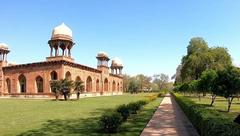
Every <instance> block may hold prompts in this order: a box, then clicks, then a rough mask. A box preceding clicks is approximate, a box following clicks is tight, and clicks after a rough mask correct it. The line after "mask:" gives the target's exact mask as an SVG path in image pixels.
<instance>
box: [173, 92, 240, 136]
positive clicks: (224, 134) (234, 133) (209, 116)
mask: <svg viewBox="0 0 240 136" xmlns="http://www.w3.org/2000/svg"><path fill="white" fill-rule="evenodd" d="M175 98H176V101H177V102H178V104H179V105H180V107H181V108H182V110H183V111H184V112H185V114H186V115H187V116H188V118H189V119H190V120H191V122H192V124H193V125H194V126H195V128H196V129H197V130H198V132H199V133H200V135H201V136H239V134H240V125H238V124H237V123H234V122H233V121H231V120H230V119H228V118H226V117H225V116H224V115H222V114H221V113H219V112H218V111H216V110H213V109H206V108H205V107H204V106H202V105H198V104H196V103H195V102H193V101H191V100H190V99H188V98H186V97H183V96H181V95H178V94H176V95H175Z"/></svg>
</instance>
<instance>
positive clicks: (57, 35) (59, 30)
mask: <svg viewBox="0 0 240 136" xmlns="http://www.w3.org/2000/svg"><path fill="white" fill-rule="evenodd" d="M65 38H66V39H67V40H69V39H70V40H72V30H71V29H70V28H69V27H68V26H66V25H65V24H64V23H62V24H61V25H59V26H56V27H55V28H54V29H53V31H52V39H65Z"/></svg>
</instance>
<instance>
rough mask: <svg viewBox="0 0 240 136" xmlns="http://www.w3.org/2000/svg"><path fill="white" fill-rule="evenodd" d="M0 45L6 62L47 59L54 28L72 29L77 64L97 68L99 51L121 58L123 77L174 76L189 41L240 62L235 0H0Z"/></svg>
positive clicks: (238, 13)
mask: <svg viewBox="0 0 240 136" xmlns="http://www.w3.org/2000/svg"><path fill="white" fill-rule="evenodd" d="M0 5H1V9H0V42H5V43H7V44H9V46H10V49H11V52H10V54H9V56H8V60H9V62H16V63H17V64H21V63H28V62H38V61H43V60H45V57H47V56H49V46H48V44H47V41H48V40H49V39H50V37H51V32H52V29H53V27H55V26H56V25H59V24H61V23H62V22H64V23H65V24H67V25H68V26H69V27H70V28H71V29H72V30H73V36H74V40H75V42H76V45H75V47H74V48H73V57H74V58H75V61H76V62H77V63H81V64H84V65H88V66H92V67H96V64H97V61H96V59H95V56H96V54H97V52H98V51H99V50H103V51H106V52H107V53H108V54H109V56H110V57H111V58H113V57H115V56H118V57H120V58H121V59H122V61H123V63H124V65H125V68H124V73H127V74H131V75H135V74H138V73H143V74H146V75H153V74H155V73H166V74H169V76H172V75H173V74H174V73H175V70H176V67H177V66H178V64H179V63H180V60H181V57H182V56H183V55H184V54H186V46H187V45H188V42H189V40H190V39H191V38H192V37H195V36H200V37H203V38H204V39H205V40H206V41H207V42H208V43H209V45H210V46H217V45H218V46H224V47H227V48H228V49H229V52H230V54H231V55H232V58H233V60H234V63H235V64H240V8H239V7H240V1H239V0H231V1H229V0H217V1H213V0H201V1H200V0H198V1H193V0H75V1H74V0H68V1H66V0H65V1H64V0H38V1H33V0H21V1H20V0H15V1H13V0H2V1H1V2H0Z"/></svg>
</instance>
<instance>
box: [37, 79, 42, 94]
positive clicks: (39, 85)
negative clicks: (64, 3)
mask: <svg viewBox="0 0 240 136" xmlns="http://www.w3.org/2000/svg"><path fill="white" fill-rule="evenodd" d="M36 86H37V92H38V93H43V78H42V77H41V76H37V77H36Z"/></svg>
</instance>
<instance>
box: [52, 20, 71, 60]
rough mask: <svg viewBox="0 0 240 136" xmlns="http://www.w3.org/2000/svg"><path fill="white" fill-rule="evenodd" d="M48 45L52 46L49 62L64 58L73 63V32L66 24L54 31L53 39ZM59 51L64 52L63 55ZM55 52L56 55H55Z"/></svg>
mask: <svg viewBox="0 0 240 136" xmlns="http://www.w3.org/2000/svg"><path fill="white" fill-rule="evenodd" d="M48 44H49V46H50V57H48V60H56V59H59V58H62V57H63V58H66V59H68V60H72V61H73V59H71V49H72V47H73V45H74V43H73V38H72V30H71V29H70V28H69V27H68V26H66V25H65V24H64V23H62V24H61V25H59V26H56V27H55V28H54V29H53V31H52V37H51V39H50V40H49V41H48ZM59 50H62V53H59ZM53 52H55V53H54V54H53Z"/></svg>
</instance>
